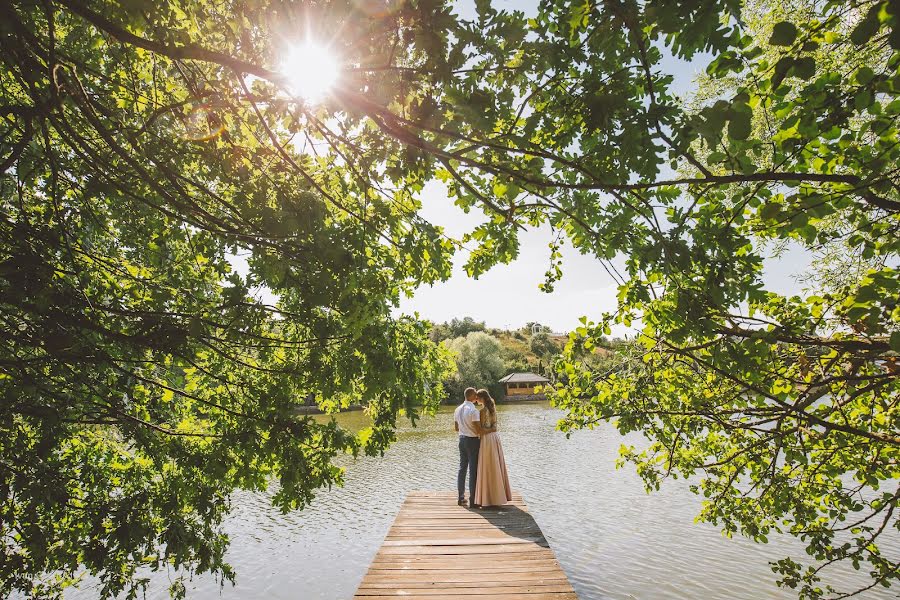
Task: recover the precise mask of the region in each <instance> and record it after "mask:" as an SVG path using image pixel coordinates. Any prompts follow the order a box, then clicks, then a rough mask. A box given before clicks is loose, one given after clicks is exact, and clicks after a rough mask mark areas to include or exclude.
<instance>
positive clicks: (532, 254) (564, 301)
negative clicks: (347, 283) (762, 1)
mask: <svg viewBox="0 0 900 600" xmlns="http://www.w3.org/2000/svg"><path fill="white" fill-rule="evenodd" d="M499 5H501V6H502V7H504V8H520V9H522V10H525V12H526V13H529V12H532V11H533V7H534V3H533V2H524V3H523V2H521V1H520V0H519V1H515V0H512V1H511V0H506V1H502V0H501V2H499ZM467 10H469V9H468V8H466V7H465V6H461V8H460V11H461V12H462V13H463V14H465V13H466V11H467ZM709 60H710V56H709V55H698V56H696V57H695V58H694V59H693V60H692V61H690V62H687V61H684V60H680V59H678V58H676V57H673V56H672V55H671V54H670V53H668V52H665V51H664V52H663V60H662V62H661V64H660V68H661V69H662V70H663V71H664V72H667V73H671V74H672V75H673V76H674V81H673V83H672V90H673V91H674V92H675V93H676V94H678V95H680V96H682V97H686V96H687V95H689V94H690V93H691V91H692V90H693V89H694V87H695V78H696V76H697V75H698V74H699V73H700V72H702V71H703V70H704V69H705V68H706V65H707V64H708V63H709ZM422 204H423V208H422V212H421V214H422V216H424V217H425V218H426V219H428V220H429V221H431V222H432V223H435V224H439V225H441V226H443V227H444V228H445V229H446V230H447V233H448V234H449V235H450V236H451V237H460V236H461V235H462V234H463V233H465V232H466V231H468V230H471V229H472V228H474V227H475V226H476V225H477V224H478V223H480V222H481V221H482V220H484V218H485V217H484V216H483V215H482V214H481V213H479V212H478V211H472V212H471V213H469V214H466V213H464V212H463V211H462V209H460V208H458V207H456V206H455V205H454V204H453V200H452V199H450V198H448V197H447V193H446V188H445V187H443V185H442V184H439V183H431V184H428V185H427V186H426V188H425V190H424V192H423V195H422ZM550 240H551V233H550V231H549V229H547V228H543V229H537V230H529V231H527V232H524V233H522V234H521V235H520V251H519V257H518V258H517V259H516V260H515V261H514V262H512V263H511V264H508V265H500V266H498V267H495V268H494V269H492V270H491V271H489V272H488V273H487V274H485V275H483V276H481V277H480V278H479V279H472V278H469V277H467V276H466V274H465V273H464V271H463V269H462V265H463V264H464V263H465V260H466V254H465V253H461V254H459V255H457V257H456V261H455V268H454V272H453V276H452V277H451V278H450V279H449V280H448V281H446V282H442V283H439V284H436V285H434V286H422V287H420V288H419V289H418V290H417V291H416V292H415V294H414V296H413V297H412V298H405V299H404V300H403V301H402V302H401V305H400V308H399V309H398V311H397V313H398V314H409V315H412V314H418V315H419V316H420V317H422V318H425V319H428V320H430V321H434V322H444V321H449V320H450V319H453V318H463V317H472V318H473V319H475V320H477V321H484V322H485V323H486V324H487V326H488V327H497V328H504V329H515V328H518V327H521V326H523V325H525V324H526V323H528V322H530V321H536V322H539V323H543V324H544V325H547V326H549V327H550V328H551V329H553V330H554V331H557V332H567V331H570V330H572V329H574V328H576V327H578V325H579V319H580V318H581V317H582V316H586V317H588V318H589V319H591V320H595V321H596V320H597V319H599V317H600V316H601V315H602V314H603V313H604V312H606V311H610V310H613V309H615V306H616V293H617V289H616V283H615V282H614V281H613V279H612V278H611V277H610V276H609V275H607V273H606V272H605V270H604V269H603V267H602V266H601V264H600V263H599V261H597V260H596V259H594V258H591V257H589V256H584V255H581V254H580V253H579V252H578V251H576V250H574V249H573V248H572V247H571V246H564V247H563V260H562V268H563V278H562V280H560V281H559V282H557V283H556V284H555V289H554V291H553V292H552V293H550V294H547V293H544V292H542V291H540V290H539V289H538V284H540V283H541V282H542V281H543V278H544V273H545V272H546V270H547V268H548V266H549V256H550V250H549V248H548V244H549V242H550ZM809 261H810V257H809V256H808V255H806V254H804V253H803V252H801V251H798V250H792V251H789V252H787V253H785V254H784V255H783V256H782V257H781V258H780V259H778V260H776V259H770V260H768V261H767V263H766V266H765V267H766V268H765V276H764V280H765V282H766V285H767V287H768V288H769V289H771V290H772V291H776V292H780V293H787V292H791V291H796V290H798V289H799V288H798V285H797V283H796V282H795V280H794V279H793V276H792V273H795V272H797V271H798V268H802V267H803V266H805V265H807V264H808V263H809ZM629 332H630V330H627V329H625V328H620V329H619V330H615V331H613V334H614V335H620V336H621V335H627V334H628V333H629Z"/></svg>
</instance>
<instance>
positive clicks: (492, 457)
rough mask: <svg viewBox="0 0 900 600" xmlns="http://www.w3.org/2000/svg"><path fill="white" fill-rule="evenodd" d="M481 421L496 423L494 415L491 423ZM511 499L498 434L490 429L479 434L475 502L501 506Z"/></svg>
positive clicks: (486, 424)
mask: <svg viewBox="0 0 900 600" xmlns="http://www.w3.org/2000/svg"><path fill="white" fill-rule="evenodd" d="M482 422H483V423H484V425H485V426H488V427H490V426H494V427H496V425H497V422H496V417H495V420H494V422H493V424H491V423H486V422H484V421H482ZM511 501H512V490H511V489H510V487H509V475H507V473H506V460H505V459H504V458H503V446H502V445H501V444H500V434H499V433H497V432H496V431H491V432H490V433H486V434H484V435H482V436H481V448H479V450H478V475H477V476H476V477H475V504H480V505H481V506H501V505H503V504H506V503H507V502H511Z"/></svg>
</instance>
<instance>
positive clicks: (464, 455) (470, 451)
mask: <svg viewBox="0 0 900 600" xmlns="http://www.w3.org/2000/svg"><path fill="white" fill-rule="evenodd" d="M465 398H466V399H465V400H463V403H462V404H460V405H459V406H457V407H456V411H455V412H454V413H453V429H455V430H456V431H457V433H459V474H458V475H457V477H456V488H457V491H458V492H459V500H458V502H457V504H459V505H460V506H465V505H466V498H465V495H464V494H465V489H466V470H468V471H469V507H470V508H474V507H475V477H476V476H477V473H478V449H479V448H480V447H481V438H480V437H479V436H480V435H481V415H480V413H479V412H478V407H477V406H475V400H476V399H477V396H476V395H475V388H466V392H465Z"/></svg>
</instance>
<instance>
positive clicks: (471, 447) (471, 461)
mask: <svg viewBox="0 0 900 600" xmlns="http://www.w3.org/2000/svg"><path fill="white" fill-rule="evenodd" d="M479 448H481V438H477V437H469V436H467V435H461V436H459V474H458V475H457V476H456V489H457V491H458V492H459V499H460V500H463V499H464V493H465V489H466V471H468V472H469V501H470V502H471V501H472V500H474V499H475V477H476V476H477V473H478V449H479Z"/></svg>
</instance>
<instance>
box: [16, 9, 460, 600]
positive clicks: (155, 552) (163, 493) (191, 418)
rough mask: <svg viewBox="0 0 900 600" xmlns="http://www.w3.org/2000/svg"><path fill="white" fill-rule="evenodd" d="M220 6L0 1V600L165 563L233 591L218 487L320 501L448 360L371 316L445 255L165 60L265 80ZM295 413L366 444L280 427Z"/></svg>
mask: <svg viewBox="0 0 900 600" xmlns="http://www.w3.org/2000/svg"><path fill="white" fill-rule="evenodd" d="M221 8H222V7H221V5H220V4H219V3H212V2H210V3H204V2H189V3H185V6H182V7H179V5H178V4H177V3H171V4H164V3H159V4H158V5H157V3H143V2H132V3H123V4H122V5H118V4H116V5H111V4H110V5H104V4H103V3H94V4H92V5H87V4H82V3H78V2H73V3H57V2H43V3H41V2H39V3H30V2H17V3H13V4H12V5H11V4H9V3H6V2H3V3H0V60H2V70H0V119H2V121H0V126H2V127H3V131H2V133H0V139H2V142H0V151H2V154H0V162H2V171H3V172H4V174H3V176H2V178H0V395H2V405H0V537H2V542H0V596H2V597H4V598H5V597H8V596H9V594H10V593H11V592H13V591H15V590H18V591H20V592H22V593H25V594H26V595H29V596H31V597H40V598H48V597H52V596H54V595H55V594H57V593H58V591H59V590H60V588H62V587H64V586H66V585H68V584H69V583H70V582H71V581H72V580H73V579H75V578H77V577H78V576H79V575H80V574H81V573H83V572H88V573H92V574H94V575H97V576H98V577H99V582H100V585H99V588H98V589H99V594H100V595H101V596H103V597H108V596H110V595H113V594H116V593H117V592H120V591H123V590H124V591H126V592H128V593H129V595H133V594H134V593H135V592H137V591H138V590H139V589H140V587H141V585H142V583H143V577H144V576H145V575H146V574H147V573H148V572H149V571H150V570H157V569H160V568H163V569H166V568H168V567H170V566H173V567H175V568H176V569H178V572H180V573H181V574H187V573H190V572H192V571H195V572H212V573H214V574H216V575H217V576H218V577H221V578H223V579H225V580H228V579H233V577H234V572H233V571H232V570H231V568H230V567H229V566H228V565H227V564H226V563H225V562H224V561H223V553H224V551H225V549H226V547H227V542H228V539H227V537H226V535H225V534H223V533H222V531H221V529H220V528H219V524H220V522H221V521H222V518H223V516H224V515H225V514H226V512H227V511H228V509H229V498H230V494H231V492H232V491H233V490H235V489H237V488H243V489H251V490H252V489H262V488H265V487H266V486H268V485H270V484H274V486H275V493H274V495H273V499H274V503H275V505H276V506H277V507H278V508H279V509H282V510H289V509H294V508H298V507H302V506H304V505H305V504H306V503H308V502H309V501H310V499H311V498H312V495H313V492H314V490H315V489H316V488H319V487H322V486H329V485H332V484H334V483H339V482H340V481H341V470H340V469H338V468H337V467H335V466H334V465H333V464H332V463H331V459H332V457H334V455H335V454H336V453H341V452H352V453H357V452H359V451H361V450H363V451H365V452H366V453H379V452H381V451H382V450H383V449H384V448H385V446H386V445H387V444H388V443H389V442H390V441H391V440H392V439H393V435H394V434H393V429H394V425H395V422H396V419H397V417H398V414H399V413H400V411H401V410H404V409H405V410H406V411H407V413H408V414H409V415H410V416H412V417H415V415H416V411H418V410H421V408H420V407H421V406H422V405H423V404H424V405H432V406H433V405H435V404H436V403H437V402H438V401H439V400H440V398H441V397H442V393H441V385H440V382H441V380H442V379H443V377H444V376H445V372H444V371H445V368H446V367H447V366H448V362H447V360H446V359H447V357H446V356H445V354H444V352H443V351H442V350H440V349H439V348H438V347H437V346H436V345H435V344H433V343H432V342H430V341H429V340H428V338H427V334H428V328H427V326H426V325H425V324H424V323H421V322H417V321H414V320H411V319H407V318H399V319H398V318H393V317H392V316H391V311H392V309H393V307H394V306H395V305H396V303H397V300H398V297H399V295H400V293H401V291H403V290H404V289H409V288H410V287H411V286H414V285H415V284H417V283H420V282H423V281H433V280H435V279H436V278H440V277H443V276H445V275H446V274H447V269H448V263H447V262H446V260H445V254H446V252H445V247H446V245H447V242H446V240H444V239H443V238H442V237H441V236H440V234H439V232H438V231H437V230H436V229H435V228H434V227H432V226H430V225H428V224H426V223H423V222H421V221H420V220H418V219H417V218H416V217H415V215H414V214H412V212H411V207H410V206H409V200H408V199H404V197H403V195H402V193H401V192H392V193H390V194H386V193H384V192H383V190H380V189H379V188H378V184H377V183H376V182H375V181H374V178H371V179H370V178H367V177H357V178H350V177H343V176H342V175H341V174H340V173H338V172H335V173H334V174H331V175H329V171H328V166H329V161H334V160H337V159H336V158H335V157H331V158H329V159H324V158H316V157H314V156H310V155H302V154H301V153H300V152H298V151H297V150H296V149H295V148H292V147H290V146H288V147H284V144H286V143H288V142H289V140H290V139H291V137H292V136H293V135H295V134H294V133H293V132H295V131H296V130H297V129H298V128H299V127H301V126H300V125H299V123H301V122H303V121H305V119H306V117H305V116H304V115H303V112H302V107H299V106H288V105H286V104H283V103H282V104H280V105H276V104H273V103H272V102H271V101H266V102H263V101H262V100H260V102H259V103H255V101H254V99H255V98H256V96H255V95H254V93H253V92H250V91H247V90H245V89H243V87H242V86H243V83H242V81H243V78H242V77H241V76H240V69H239V68H238V67H235V68H233V69H231V68H226V67H224V66H222V65H219V64H214V63H212V62H204V61H192V60H183V58H185V57H184V56H183V55H180V54H179V50H177V49H175V48H176V46H178V47H181V45H182V44H183V42H184V41H185V40H189V39H193V40H197V41H200V42H202V43H204V44H208V45H210V46H219V47H222V48H233V47H236V46H238V45H241V46H242V47H243V49H244V50H243V52H244V56H245V57H246V58H248V59H253V60H255V61H256V62H259V63H268V62H270V60H271V56H270V55H269V54H266V53H268V52H271V48H270V46H269V39H268V38H266V39H265V40H259V39H256V38H257V37H258V35H259V33H258V30H257V33H253V31H252V30H251V29H248V28H247V27H246V25H247V24H248V23H249V22H250V19H251V17H252V13H251V12H247V11H250V10H253V9H252V7H249V6H248V7H244V8H241V7H238V6H235V7H234V8H235V10H234V11H225V12H220V9H221ZM185 11H186V12H185ZM107 15H116V16H115V21H114V22H113V21H109V20H107ZM288 16H289V15H285V17H284V18H285V19H286V18H287V17H288ZM296 18H298V19H299V16H297V17H296ZM365 22H368V21H365ZM284 23H285V25H287V24H288V22H287V21H284ZM126 29H127V31H128V32H129V33H125V31H126ZM373 35H374V33H373ZM134 36H142V37H141V38H140V39H153V40H154V41H153V42H147V43H144V42H137V41H135V40H136V39H137V38H134V39H132V38H133V37H134ZM251 40H255V42H254V41H251ZM122 42H124V43H122ZM253 43H258V44H259V46H258V49H257V50H253V48H252V44H253ZM372 43H373V44H377V43H378V42H377V41H375V40H373V41H372ZM312 118H313V117H310V119H312ZM302 127H305V125H303V126H302ZM276 142H277V143H276ZM311 171H314V172H315V175H311V174H310V172H311ZM236 255H239V256H240V258H239V259H235V256H236ZM241 261H244V262H245V263H246V268H244V269H241V270H236V268H235V266H234V265H240V262H241ZM272 294H274V295H275V296H276V298H277V300H272V299H271V298H272ZM267 298H268V300H267ZM310 395H312V396H313V397H314V398H315V399H316V400H317V402H318V403H319V404H320V406H322V407H323V408H326V409H329V410H334V409H337V408H339V407H340V406H344V405H347V404H349V403H362V404H364V405H366V406H367V410H368V411H369V413H370V415H371V417H372V421H373V427H372V428H371V429H370V430H367V431H364V432H362V433H359V434H352V433H350V432H348V431H344V430H342V429H340V428H339V427H337V425H336V424H335V423H333V422H327V421H325V422H323V421H321V420H314V419H312V418H310V417H298V416H296V415H295V414H294V408H295V407H296V406H297V405H298V404H300V403H302V401H303V399H305V398H307V397H309V396H310ZM183 589H184V586H183V582H182V579H180V578H177V579H175V581H174V583H173V586H172V590H173V592H174V593H176V594H179V593H181V592H182V591H183Z"/></svg>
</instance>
